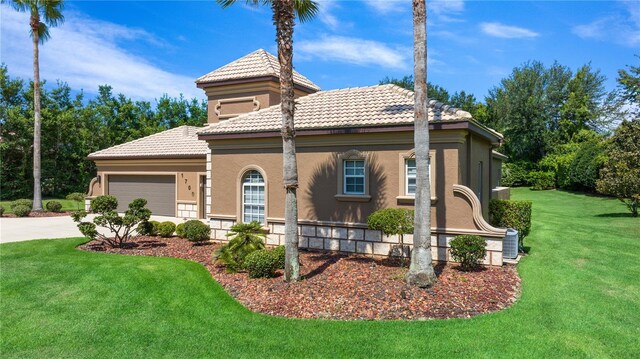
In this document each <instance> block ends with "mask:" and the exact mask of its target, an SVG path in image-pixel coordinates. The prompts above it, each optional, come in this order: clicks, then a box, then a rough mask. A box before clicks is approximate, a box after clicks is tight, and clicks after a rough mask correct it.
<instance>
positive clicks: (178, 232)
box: [176, 223, 184, 238]
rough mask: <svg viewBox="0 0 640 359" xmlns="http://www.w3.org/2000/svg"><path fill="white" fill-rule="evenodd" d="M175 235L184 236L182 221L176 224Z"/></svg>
mask: <svg viewBox="0 0 640 359" xmlns="http://www.w3.org/2000/svg"><path fill="white" fill-rule="evenodd" d="M176 236H178V237H180V238H184V223H180V224H178V225H177V226H176Z"/></svg>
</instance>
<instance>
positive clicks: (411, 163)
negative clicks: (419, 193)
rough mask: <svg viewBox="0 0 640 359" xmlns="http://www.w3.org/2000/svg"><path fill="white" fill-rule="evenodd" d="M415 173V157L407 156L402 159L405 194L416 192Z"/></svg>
mask: <svg viewBox="0 0 640 359" xmlns="http://www.w3.org/2000/svg"><path fill="white" fill-rule="evenodd" d="M417 173H418V171H417V170H416V159H415V158H407V159H406V160H404V178H405V187H404V192H405V194H406V195H415V194H416V174H417Z"/></svg>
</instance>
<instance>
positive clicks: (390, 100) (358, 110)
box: [198, 84, 502, 138]
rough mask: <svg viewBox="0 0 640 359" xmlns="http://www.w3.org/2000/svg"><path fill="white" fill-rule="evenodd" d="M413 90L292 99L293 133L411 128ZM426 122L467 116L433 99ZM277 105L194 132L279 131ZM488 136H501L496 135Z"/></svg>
mask: <svg viewBox="0 0 640 359" xmlns="http://www.w3.org/2000/svg"><path fill="white" fill-rule="evenodd" d="M413 108H414V96H413V91H409V90H405V89H403V88H401V87H398V86H396V85H391V84H389V85H376V86H369V87H356V88H347V89H340V90H332V91H320V92H316V93H314V94H310V95H307V96H304V97H300V98H298V99H296V113H295V127H296V131H304V130H321V129H339V128H363V127H391V126H406V125H413ZM429 121H430V122H460V121H470V122H474V124H476V125H478V126H480V127H483V128H484V126H482V125H480V124H477V123H476V122H475V120H473V118H472V117H471V114H469V112H466V111H462V110H460V109H457V108H453V107H450V106H448V105H445V104H442V103H440V102H437V101H435V100H431V101H430V102H429ZM281 125H282V119H281V112H280V106H279V105H276V106H271V107H268V108H266V109H263V110H260V111H256V112H250V113H247V114H243V115H240V116H238V117H235V118H232V119H229V120H226V121H221V122H219V123H216V124H211V125H209V126H207V127H205V128H203V129H202V130H200V131H198V134H199V135H201V136H206V135H228V134H243V133H244V134H248V133H260V132H279V131H280V128H281ZM485 129H486V130H489V131H490V132H491V133H492V134H494V135H495V136H498V137H500V138H501V137H502V135H500V134H499V133H497V132H495V131H493V130H490V129H487V128H485Z"/></svg>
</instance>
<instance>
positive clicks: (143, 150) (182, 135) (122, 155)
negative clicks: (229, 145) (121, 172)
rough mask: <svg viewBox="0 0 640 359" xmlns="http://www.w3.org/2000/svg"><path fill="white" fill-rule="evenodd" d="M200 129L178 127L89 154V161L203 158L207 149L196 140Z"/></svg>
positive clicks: (204, 143) (203, 142) (202, 142)
mask: <svg viewBox="0 0 640 359" xmlns="http://www.w3.org/2000/svg"><path fill="white" fill-rule="evenodd" d="M200 128H201V127H194V126H180V127H176V128H173V129H170V130H166V131H162V132H160V133H156V134H153V135H151V136H147V137H143V138H139V139H137V140H133V141H130V142H127V143H123V144H121V145H116V146H113V147H109V148H106V149H104V150H100V151H97V152H93V153H91V154H89V156H88V157H87V158H88V159H90V160H100V159H127V158H197V157H205V156H206V154H207V153H209V147H208V146H207V143H206V142H205V141H200V140H198V136H197V134H196V132H197V131H198V130H199V129H200Z"/></svg>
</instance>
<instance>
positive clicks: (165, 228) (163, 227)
mask: <svg viewBox="0 0 640 359" xmlns="http://www.w3.org/2000/svg"><path fill="white" fill-rule="evenodd" d="M175 230H176V224H175V223H173V222H169V221H165V222H162V223H160V224H159V225H158V234H159V235H160V237H165V238H166V237H171V236H173V232H175Z"/></svg>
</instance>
